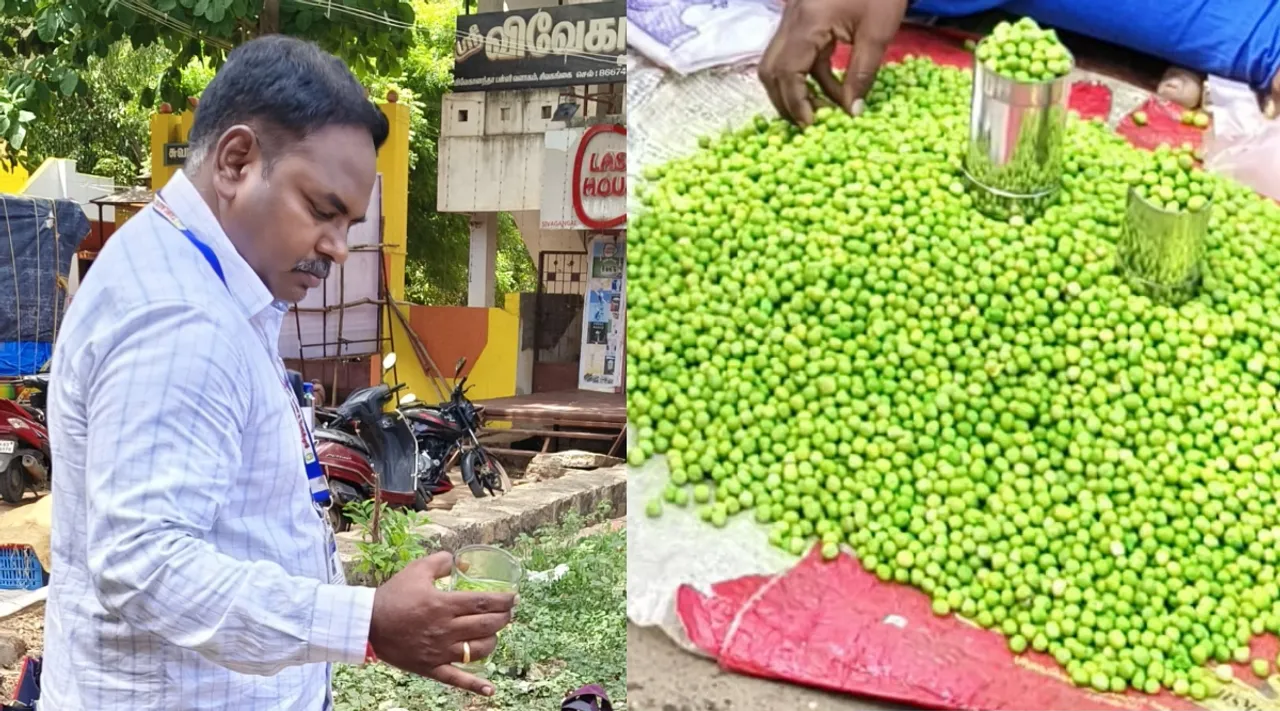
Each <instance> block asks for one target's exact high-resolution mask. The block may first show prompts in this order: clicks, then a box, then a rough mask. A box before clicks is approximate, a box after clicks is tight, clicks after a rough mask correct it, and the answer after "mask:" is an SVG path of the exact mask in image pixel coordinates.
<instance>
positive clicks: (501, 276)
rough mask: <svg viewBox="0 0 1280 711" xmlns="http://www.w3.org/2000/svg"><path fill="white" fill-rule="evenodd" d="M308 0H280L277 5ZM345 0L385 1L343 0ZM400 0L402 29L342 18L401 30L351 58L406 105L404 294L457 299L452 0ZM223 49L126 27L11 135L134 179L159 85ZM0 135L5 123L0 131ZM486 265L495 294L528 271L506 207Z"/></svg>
mask: <svg viewBox="0 0 1280 711" xmlns="http://www.w3.org/2000/svg"><path fill="white" fill-rule="evenodd" d="M117 1H118V2H125V0H117ZM131 1H136V2H141V1H142V0H131ZM213 1H214V2H216V1H217V0H213ZM312 1H313V0H289V4H288V5H286V6H285V7H286V8H288V7H291V6H293V5H294V4H296V3H308V2H312ZM314 1H315V2H320V1H321V0H314ZM149 2H151V3H152V4H153V5H154V6H155V7H167V6H168V3H165V2H161V1H160V0H149ZM174 2H178V0H174ZM27 4H28V5H30V4H31V3H27ZM72 4H75V3H72ZM254 4H255V5H256V4H257V0H255V3H254ZM346 4H347V5H357V4H365V5H369V4H381V5H387V4H395V3H389V2H388V0H378V2H377V3H373V2H372V0H360V2H359V3H357V2H355V0H347V3H346ZM401 4H407V5H408V6H409V7H408V10H407V13H408V15H409V16H410V17H412V18H415V25H414V26H413V28H412V29H408V30H406V29H399V28H393V27H388V26H387V24H386V23H384V22H374V21H373V20H371V19H369V18H367V17H359V18H352V19H350V20H345V21H346V22H348V23H363V26H365V27H368V28H372V32H373V33H374V34H378V35H386V34H396V35H398V36H400V37H401V39H400V40H397V41H403V42H404V46H405V47H406V48H407V49H406V51H405V52H404V54H403V56H401V57H398V58H397V59H398V63H397V65H396V67H395V68H394V69H392V68H388V69H387V70H385V71H375V70H374V69H373V68H372V67H371V66H370V65H368V64H365V65H361V64H359V63H355V64H353V68H354V70H355V71H356V73H357V75H359V76H360V77H361V79H362V81H364V83H365V85H366V86H368V87H369V89H370V94H371V96H373V97H375V98H377V99H379V100H381V99H382V98H383V97H385V96H386V93H387V92H388V91H389V90H395V91H396V92H397V93H398V94H399V101H400V102H401V103H405V104H406V105H408V106H409V109H410V129H409V130H410V137H409V147H410V155H409V168H410V173H409V214H408V232H409V241H408V242H409V243H408V252H409V255H408V264H407V268H406V282H407V284H406V296H407V297H408V298H409V300H411V301H414V302H416V303H421V304H441V305H456V304H465V303H466V292H467V250H468V232H467V220H466V217H465V216H463V215H457V214H449V213H441V212H438V211H437V210H436V190H437V186H438V171H437V164H438V152H437V145H438V141H439V138H440V111H441V103H442V101H443V97H444V95H445V94H446V93H447V92H448V91H449V89H450V86H451V83H452V71H453V38H454V28H455V24H456V21H457V15H458V11H459V9H460V7H459V5H458V3H456V2H450V1H446V2H428V1H427V0H411V1H410V2H409V3H401ZM178 6H180V7H183V8H192V9H195V8H198V7H199V4H198V3H197V2H195V1H194V0H191V1H190V2H189V1H188V0H181V1H180V2H178V5H177V6H175V7H178ZM14 7H16V5H14V0H0V28H5V29H12V30H13V31H15V32H17V31H19V28H21V27H25V26H28V25H30V21H29V20H27V19H24V18H23V17H22V16H14V15H5V14H3V13H5V12H8V11H10V10H13V9H14ZM206 10H207V8H206ZM24 23H26V24H24ZM282 24H283V28H282V29H283V31H284V32H286V33H288V32H290V31H292V30H294V29H296V28H297V27H298V26H299V25H301V24H302V21H301V20H299V19H298V18H297V17H296V16H293V15H289V14H286V13H285V11H284V9H282ZM241 25H244V26H245V32H244V34H245V35H246V36H247V35H250V34H252V31H251V30H252V27H251V26H250V25H251V23H248V21H247V20H246V21H245V22H243V23H241ZM379 28H380V29H379ZM6 36H8V35H7V34H6ZM304 36H306V35H304ZM309 38H311V39H316V36H315V35H314V34H313V35H311V36H310V37H309ZM385 42H386V40H385V38H373V39H369V40H367V41H366V40H361V43H369V44H372V45H374V46H377V45H379V44H383V43H385ZM322 44H323V42H322ZM14 45H15V43H14V41H13V40H12V39H10V40H3V39H0V55H2V54H3V53H4V51H5V50H6V49H12V48H13V46H14ZM339 54H343V56H345V57H346V58H347V59H348V60H350V59H351V56H352V55H351V54H350V53H349V52H348V53H341V52H340V53H339ZM223 59H225V57H224V55H223V53H222V52H221V51H211V52H208V53H203V54H192V53H190V52H184V51H182V50H181V49H178V50H175V49H173V48H172V47H171V45H170V44H169V43H168V42H167V41H166V40H165V39H163V38H162V39H159V40H154V41H151V42H150V43H147V44H141V45H139V44H138V43H137V41H136V40H131V39H125V40H120V41H117V42H116V43H115V44H113V45H111V46H110V47H109V48H108V49H107V50H106V51H105V52H104V53H102V55H101V56H97V55H94V56H90V57H89V58H88V59H87V61H86V63H85V64H84V65H83V66H81V67H80V68H79V69H78V70H77V71H76V86H75V87H74V89H73V90H72V91H70V92H68V93H67V94H66V95H61V94H59V95H55V96H54V97H53V99H52V100H51V101H50V104H49V106H47V107H45V108H44V109H43V111H44V113H42V114H41V115H39V116H38V117H37V116H36V114H34V113H31V115H30V116H27V117H24V118H25V120H24V122H23V123H22V126H23V128H24V133H25V127H26V126H28V125H30V122H31V121H35V122H37V124H38V126H39V130H38V131H34V132H31V133H28V134H26V135H25V136H24V140H22V141H20V142H19V143H20V145H19V146H12V147H13V148H15V149H16V148H18V147H25V149H26V153H27V160H26V161H25V162H27V163H28V164H33V165H39V163H40V162H41V161H43V160H44V158H47V157H61V158H73V159H75V160H76V161H77V163H78V164H79V166H80V168H81V170H85V171H88V172H94V173H97V174H100V175H109V176H111V177H114V178H115V179H116V180H117V182H118V183H129V182H132V179H133V177H134V176H136V175H137V174H138V172H140V171H141V170H144V169H145V168H146V167H147V161H148V160H149V150H150V136H149V119H150V115H151V114H152V112H153V111H154V108H153V107H154V104H155V102H156V100H157V97H161V98H166V97H167V98H168V99H169V100H170V101H171V103H174V104H175V105H178V106H182V105H183V103H185V97H188V96H199V95H200V93H201V92H203V91H204V88H205V86H207V85H208V83H209V82H210V81H211V80H212V79H213V76H214V73H215V72H216V70H217V67H218V65H219V64H220V63H221V62H222V60H223ZM27 61H29V60H28V59H25V58H21V57H19V56H17V55H16V54H13V53H10V55H9V56H8V57H7V58H5V57H3V56H0V74H3V73H5V72H6V70H8V73H7V75H8V76H9V77H13V76H18V75H21V74H22V65H23V64H24V63H26V62H27ZM166 86H167V87H168V88H166ZM166 92H167V94H166ZM4 96H5V94H4V91H3V88H2V87H0V122H2V121H3V117H4V116H5V115H6V114H5V113H4V111H5V108H4V107H5V103H4V102H5V98H4ZM179 99H181V103H180V102H179ZM24 111H25V109H24ZM0 135H4V132H3V131H0ZM496 272H497V279H496V281H497V284H496V291H497V294H496V296H497V298H498V300H499V303H501V299H502V298H503V296H504V295H505V294H507V293H512V292H518V291H529V290H531V289H532V288H533V285H534V283H535V274H534V272H535V270H534V267H533V264H532V261H531V260H530V258H529V253H528V250H527V249H526V248H525V246H524V242H523V240H522V239H521V238H520V233H519V231H518V230H517V229H516V227H515V222H514V221H513V220H512V219H511V216H510V215H507V214H505V213H504V214H502V215H501V216H500V223H499V238H498V257H497V266H496Z"/></svg>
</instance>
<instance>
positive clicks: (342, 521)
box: [329, 484, 351, 533]
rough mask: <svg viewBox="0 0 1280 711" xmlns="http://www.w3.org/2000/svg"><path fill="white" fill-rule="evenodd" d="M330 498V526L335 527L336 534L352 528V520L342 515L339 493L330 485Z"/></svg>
mask: <svg viewBox="0 0 1280 711" xmlns="http://www.w3.org/2000/svg"><path fill="white" fill-rule="evenodd" d="M329 498H330V499H332V503H330V504H329V525H330V526H333V532H334V533H342V532H344V531H347V530H349V529H350V528H351V519H349V518H347V517H346V516H344V515H343V513H342V500H341V499H339V498H338V491H337V490H336V489H335V488H334V487H333V484H330V485H329Z"/></svg>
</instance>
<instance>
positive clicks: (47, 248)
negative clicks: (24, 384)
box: [0, 195, 89, 376]
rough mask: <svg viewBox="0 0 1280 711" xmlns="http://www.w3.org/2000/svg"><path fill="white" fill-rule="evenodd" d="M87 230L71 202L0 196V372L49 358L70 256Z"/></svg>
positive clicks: (20, 370) (32, 368) (33, 367)
mask: <svg viewBox="0 0 1280 711" xmlns="http://www.w3.org/2000/svg"><path fill="white" fill-rule="evenodd" d="M88 234H89V219H88V218H87V217H85V214H84V210H82V209H80V206H79V205H77V204H76V203H75V202H72V201H70V200H48V199H44V198H29V197H22V196H17V195H0V375H3V376H14V375H26V374H29V373H34V372H36V371H37V370H39V368H40V366H41V365H43V364H44V362H45V360H47V359H48V357H49V356H48V353H49V352H50V351H51V350H52V349H53V341H54V336H55V334H56V333H57V329H58V323H59V321H61V319H62V314H63V311H64V310H65V305H66V301H67V292H66V288H65V284H66V280H67V276H68V274H69V271H70V269H71V258H72V257H73V256H74V255H75V251H76V249H77V248H78V247H79V246H80V242H81V241H83V240H84V238H85V236H86V235H88ZM59 277H61V279H59Z"/></svg>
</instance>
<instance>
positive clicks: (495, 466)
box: [489, 455, 511, 496]
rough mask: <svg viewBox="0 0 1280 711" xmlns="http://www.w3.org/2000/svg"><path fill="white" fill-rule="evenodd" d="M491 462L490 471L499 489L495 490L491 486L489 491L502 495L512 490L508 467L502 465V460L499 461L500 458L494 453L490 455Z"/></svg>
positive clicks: (495, 494)
mask: <svg viewBox="0 0 1280 711" xmlns="http://www.w3.org/2000/svg"><path fill="white" fill-rule="evenodd" d="M489 464H490V465H491V466H492V469H491V470H490V472H489V473H490V474H491V475H493V478H494V479H496V483H497V484H498V489H497V490H496V491H495V490H493V489H492V488H491V489H489V493H491V494H493V495H494V496H500V495H502V494H505V493H507V492H508V491H511V477H509V476H507V468H506V467H504V466H502V462H500V461H498V458H497V457H495V456H493V455H489Z"/></svg>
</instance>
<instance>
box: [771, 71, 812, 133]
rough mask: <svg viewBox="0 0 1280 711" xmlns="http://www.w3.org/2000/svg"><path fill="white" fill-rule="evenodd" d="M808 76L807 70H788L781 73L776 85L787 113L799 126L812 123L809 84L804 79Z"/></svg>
mask: <svg viewBox="0 0 1280 711" xmlns="http://www.w3.org/2000/svg"><path fill="white" fill-rule="evenodd" d="M808 76H809V75H808V73H807V72H804V73H797V72H788V73H787V74H785V75H783V77H782V79H781V81H780V83H779V86H778V92H779V93H780V94H781V95H782V103H783V104H785V105H786V107H787V114H788V115H790V116H791V119H792V121H794V122H795V123H796V124H798V125H800V126H808V125H809V124H811V123H813V105H812V104H810V103H809V85H808V83H807V82H806V81H805V80H806V79H807V78H808Z"/></svg>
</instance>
